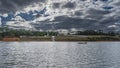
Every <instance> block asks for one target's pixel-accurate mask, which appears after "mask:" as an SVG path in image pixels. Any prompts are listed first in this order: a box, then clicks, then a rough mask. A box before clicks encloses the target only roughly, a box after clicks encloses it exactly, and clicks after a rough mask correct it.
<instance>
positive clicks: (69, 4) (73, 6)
mask: <svg viewBox="0 0 120 68" xmlns="http://www.w3.org/2000/svg"><path fill="white" fill-rule="evenodd" d="M75 5H76V3H75V2H68V3H66V4H65V5H63V6H62V7H63V8H75V7H76V6H75Z"/></svg>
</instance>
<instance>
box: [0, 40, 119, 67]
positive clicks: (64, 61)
mask: <svg viewBox="0 0 120 68" xmlns="http://www.w3.org/2000/svg"><path fill="white" fill-rule="evenodd" d="M119 44H120V43H119V42H109V43H108V42H99V43H98V42H88V44H78V43H77V42H0V68H119V67H120V65H119V64H120V46H119Z"/></svg>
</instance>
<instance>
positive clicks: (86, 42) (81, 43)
mask: <svg viewBox="0 0 120 68" xmlns="http://www.w3.org/2000/svg"><path fill="white" fill-rule="evenodd" d="M78 44H87V42H78Z"/></svg>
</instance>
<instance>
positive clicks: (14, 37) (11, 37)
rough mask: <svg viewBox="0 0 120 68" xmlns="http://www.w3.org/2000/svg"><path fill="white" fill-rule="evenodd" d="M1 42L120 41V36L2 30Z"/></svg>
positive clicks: (91, 31) (87, 32) (95, 33)
mask: <svg viewBox="0 0 120 68" xmlns="http://www.w3.org/2000/svg"><path fill="white" fill-rule="evenodd" d="M0 41H120V34H119V33H115V32H111V31H110V32H104V31H102V30H98V31H94V30H85V31H74V32H73V31H72V32H65V31H31V30H23V29H19V30H15V29H9V28H0Z"/></svg>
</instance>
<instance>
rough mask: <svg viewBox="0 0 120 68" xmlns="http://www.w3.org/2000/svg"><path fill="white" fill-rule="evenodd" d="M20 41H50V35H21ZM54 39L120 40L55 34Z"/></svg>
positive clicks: (119, 39)
mask: <svg viewBox="0 0 120 68" xmlns="http://www.w3.org/2000/svg"><path fill="white" fill-rule="evenodd" d="M20 41H52V37H50V36H47V37H43V36H38V37H23V38H20ZM55 41H120V37H117V36H85V37H82V36H56V37H55Z"/></svg>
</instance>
